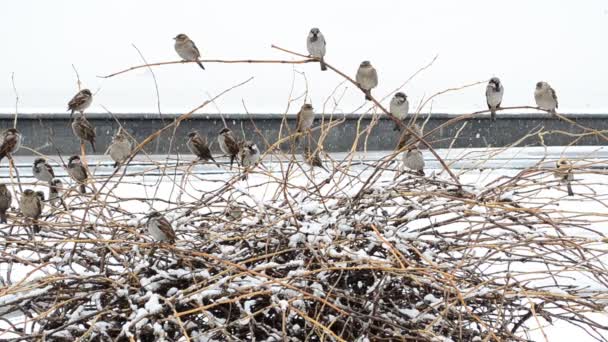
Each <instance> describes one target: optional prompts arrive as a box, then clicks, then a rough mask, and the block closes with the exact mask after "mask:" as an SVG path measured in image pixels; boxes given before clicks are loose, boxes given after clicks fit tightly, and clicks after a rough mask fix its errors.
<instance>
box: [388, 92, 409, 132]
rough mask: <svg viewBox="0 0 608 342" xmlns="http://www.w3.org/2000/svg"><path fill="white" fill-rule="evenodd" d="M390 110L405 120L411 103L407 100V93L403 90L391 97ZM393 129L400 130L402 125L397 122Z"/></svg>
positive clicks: (398, 117)
mask: <svg viewBox="0 0 608 342" xmlns="http://www.w3.org/2000/svg"><path fill="white" fill-rule="evenodd" d="M390 110H391V114H393V115H394V116H395V117H396V118H397V119H399V120H401V121H402V122H403V120H405V116H406V115H407V113H408V112H409V111H410V103H409V102H408V101H407V95H405V94H404V93H402V92H398V93H395V95H394V96H393V98H392V99H391V105H390ZM393 130H395V131H400V130H401V127H399V125H397V124H396V123H395V128H394V129H393Z"/></svg>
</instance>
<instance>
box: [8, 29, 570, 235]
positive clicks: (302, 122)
mask: <svg viewBox="0 0 608 342" xmlns="http://www.w3.org/2000/svg"><path fill="white" fill-rule="evenodd" d="M174 40H175V45H174V47H175V51H176V52H177V54H178V55H179V56H180V57H181V58H182V59H183V60H185V61H189V62H196V63H197V64H198V65H199V66H200V67H201V68H202V69H203V70H204V69H205V67H204V66H203V64H202V63H201V62H200V60H199V59H200V57H201V54H200V51H199V49H198V48H197V47H196V44H194V42H193V41H192V40H191V39H190V38H189V37H188V36H187V35H185V34H183V33H182V34H178V35H177V36H176V37H175V38H174ZM306 43H307V44H306V45H307V49H308V53H309V55H310V56H311V57H312V58H315V59H318V60H319V63H320V65H321V70H322V71H325V70H327V65H326V64H325V61H324V57H325V52H326V40H325V37H324V36H323V34H322V33H321V32H320V31H319V29H318V28H312V29H311V30H310V32H309V34H308V37H307V41H306ZM355 80H356V82H357V84H358V86H359V88H360V89H361V90H362V91H363V93H364V94H365V99H366V100H372V97H371V91H372V89H373V88H375V87H376V86H377V85H378V74H377V72H376V69H375V68H374V67H373V66H372V65H371V63H370V62H369V61H363V62H361V64H360V65H359V69H358V70H357V74H356V77H355ZM503 93H504V88H503V86H502V84H501V82H500V80H499V79H498V78H497V77H493V78H492V79H490V81H489V82H488V85H487V87H486V100H487V105H488V108H489V110H490V113H491V118H492V120H495V119H496V110H498V109H500V105H501V102H502V98H503ZM534 98H535V100H536V104H537V105H538V107H540V108H541V109H545V110H548V111H550V112H551V113H552V114H553V115H555V114H556V113H555V109H556V108H558V102H557V95H556V93H555V90H553V88H551V86H549V84H548V83H547V82H538V83H537V84H536V90H535V92H534ZM92 102H93V94H92V93H91V91H90V90H89V89H82V90H81V91H79V92H78V93H77V94H76V95H75V96H74V97H73V98H72V99H71V100H70V101H69V103H68V110H69V111H71V114H70V119H71V118H72V117H73V115H74V113H75V112H78V113H79V115H78V116H77V117H76V118H74V120H73V121H72V130H73V132H74V135H75V136H76V137H77V138H78V139H80V141H81V144H82V143H84V142H89V143H90V144H91V148H92V149H93V151H96V147H95V127H93V125H91V123H90V122H89V121H88V120H87V119H86V117H85V115H84V111H85V110H86V109H87V108H89V106H90V105H91V103H92ZM390 112H391V114H392V115H393V116H395V117H396V118H398V119H400V120H402V121H403V120H405V116H406V115H407V114H408V112H409V102H408V99H407V96H406V95H405V94H404V93H403V92H397V93H395V94H394V96H393V98H392V99H391V102H390ZM314 120H315V113H314V109H313V107H312V105H311V104H309V103H304V104H303V105H302V107H301V109H300V111H299V113H298V115H297V119H296V135H295V142H296V144H297V143H298V138H299V137H300V136H301V135H303V134H307V133H309V132H310V129H311V127H312V125H313V122H314ZM395 129H396V130H399V129H400V127H399V125H396V126H395ZM411 130H413V131H414V132H415V133H416V134H417V135H419V136H421V135H422V130H421V129H420V127H418V126H417V125H416V124H413V125H412V126H411ZM404 133H406V132H404ZM0 139H2V140H1V144H0V161H1V160H2V159H3V158H4V157H9V159H11V160H12V158H11V155H12V154H14V153H15V152H16V151H17V150H18V149H19V147H20V145H21V134H20V133H19V131H18V130H17V129H16V128H9V129H7V130H5V131H4V132H3V133H2V134H1V135H0ZM415 140H416V139H414V137H412V136H408V135H407V134H402V136H401V139H400V142H399V145H398V147H399V148H402V147H404V146H407V150H406V151H405V152H404V153H403V163H402V165H403V166H404V167H405V168H408V169H410V170H412V171H414V172H416V173H419V174H421V175H424V171H423V170H424V158H423V156H422V152H421V151H420V150H419V149H418V143H419V142H418V141H415ZM217 141H218V143H219V146H220V149H221V150H222V152H223V153H224V154H225V155H227V156H229V157H230V169H232V165H233V163H234V161H235V160H236V162H237V165H240V166H242V167H243V168H244V169H245V170H246V169H248V168H251V167H254V166H255V165H256V164H257V163H258V162H259V160H260V150H259V149H258V147H257V146H256V144H255V143H253V142H252V141H248V140H245V141H239V140H238V139H237V138H236V137H235V135H234V134H233V133H232V131H231V130H230V129H229V128H227V127H226V128H224V129H222V130H221V131H220V132H219V134H218V137H217ZM186 145H187V147H188V149H189V150H190V151H191V152H192V154H194V155H195V156H197V157H198V159H199V160H204V161H212V162H214V163H215V164H216V165H217V166H218V167H219V164H218V163H217V162H216V161H215V159H214V158H213V156H212V154H211V151H210V149H209V144H208V142H207V137H206V136H201V135H200V134H199V133H198V132H196V131H193V132H190V133H189V134H188V140H187V142H186ZM108 152H109V155H110V157H111V158H112V160H113V161H114V167H115V168H118V167H120V165H122V164H123V163H125V162H126V161H127V160H128V158H130V157H131V154H132V152H133V144H132V142H131V140H130V139H129V137H128V136H127V134H126V133H125V132H123V130H122V129H119V130H118V132H117V133H116V135H115V136H114V137H113V139H112V143H111V145H110V146H109V149H108ZM303 155H304V160H305V161H306V162H307V163H308V164H310V165H312V166H318V167H323V164H322V161H321V159H320V157H319V155H318V151H317V150H315V152H313V151H312V148H311V146H310V142H309V143H308V144H307V145H306V146H305V148H304V150H303ZM323 168H324V167H323ZM557 168H558V169H559V170H561V172H560V173H559V178H560V179H562V180H564V181H567V183H568V190H569V194H571V191H572V190H571V187H570V181H571V180H572V173H571V172H570V171H568V170H570V168H571V166H570V165H569V163H568V162H567V161H564V160H560V161H559V162H558V164H557ZM66 169H67V172H68V174H69V175H70V177H71V178H73V179H74V180H75V181H76V182H77V183H78V184H79V191H80V192H81V193H85V192H86V186H85V185H86V183H87V180H88V176H89V175H88V172H87V169H86V167H85V165H83V163H82V162H81V159H80V156H78V155H73V156H71V157H70V158H69V160H68V164H67V166H66ZM32 171H33V175H34V177H35V178H36V179H37V180H39V181H42V182H45V183H46V184H48V186H49V199H48V203H50V204H51V205H52V206H55V207H57V206H59V205H62V206H64V208H65V209H66V210H67V207H65V204H64V203H63V200H62V195H61V192H62V191H63V190H64V189H63V183H62V181H61V180H60V179H59V178H56V177H55V173H54V171H53V167H52V166H51V165H50V164H49V163H48V162H47V160H46V159H45V158H37V159H36V160H35V161H34V164H33V167H32ZM243 177H246V173H245V174H244V176H243ZM44 197H45V196H44V192H42V191H33V190H31V189H26V190H24V191H23V193H22V194H21V199H20V202H19V204H20V210H21V213H22V214H23V216H24V217H26V218H27V219H29V220H32V227H33V229H34V232H38V231H39V230H40V227H39V225H38V219H39V218H40V216H41V214H42V210H43V207H44V203H45V202H47V201H45V198H44ZM11 204H12V195H11V192H10V191H9V190H8V188H7V186H6V184H0V223H6V222H7V210H8V209H9V208H10V207H11ZM147 218H148V219H147V223H146V226H147V229H148V232H149V233H150V235H151V236H152V237H153V238H154V239H155V240H157V241H161V242H163V241H167V242H173V241H175V240H176V235H175V232H174V230H173V228H172V226H171V224H170V223H169V221H168V220H167V219H166V218H165V217H164V216H163V215H162V214H160V213H159V212H157V211H154V210H153V211H151V212H150V213H149V214H148V217H147Z"/></svg>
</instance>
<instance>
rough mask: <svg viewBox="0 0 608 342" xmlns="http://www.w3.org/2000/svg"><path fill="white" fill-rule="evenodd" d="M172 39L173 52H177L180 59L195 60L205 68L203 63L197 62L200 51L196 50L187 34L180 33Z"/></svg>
mask: <svg viewBox="0 0 608 342" xmlns="http://www.w3.org/2000/svg"><path fill="white" fill-rule="evenodd" d="M173 39H175V52H177V54H178V55H179V56H180V57H181V58H182V59H184V60H186V61H190V62H194V61H196V64H198V66H200V67H201V68H202V69H203V70H205V67H204V66H203V63H201V62H199V60H198V59H199V58H200V57H201V53H200V52H199V51H198V48H197V47H196V45H195V44H194V42H193V41H192V40H191V39H190V38H188V36H186V35H185V34H183V33H180V34H178V35H177V36H175V38H173Z"/></svg>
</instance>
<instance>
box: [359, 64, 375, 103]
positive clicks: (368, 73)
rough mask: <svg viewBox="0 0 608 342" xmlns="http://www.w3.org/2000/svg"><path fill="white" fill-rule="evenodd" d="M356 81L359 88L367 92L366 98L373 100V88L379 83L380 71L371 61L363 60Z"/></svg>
mask: <svg viewBox="0 0 608 342" xmlns="http://www.w3.org/2000/svg"><path fill="white" fill-rule="evenodd" d="M356 81H357V84H358V85H359V88H361V90H363V92H364V93H365V99H366V100H367V101H371V100H372V97H371V96H372V89H373V88H376V86H377V85H378V73H377V72H376V69H374V67H373V66H372V64H371V63H370V62H369V61H363V62H361V65H359V70H357V76H356Z"/></svg>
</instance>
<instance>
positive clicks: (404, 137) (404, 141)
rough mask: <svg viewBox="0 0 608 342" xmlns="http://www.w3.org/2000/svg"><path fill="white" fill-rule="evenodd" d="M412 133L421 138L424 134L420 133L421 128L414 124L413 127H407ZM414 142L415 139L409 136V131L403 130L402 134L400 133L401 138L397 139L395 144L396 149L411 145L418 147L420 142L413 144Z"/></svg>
mask: <svg viewBox="0 0 608 342" xmlns="http://www.w3.org/2000/svg"><path fill="white" fill-rule="evenodd" d="M409 128H410V129H411V130H412V131H414V133H416V135H417V136H419V137H422V136H423V135H424V134H423V132H422V128H420V126H418V124H416V123H414V124H413V125H411V126H410V127H409ZM415 140H416V138H415V137H414V136H413V135H412V134H410V132H409V131H407V130H404V131H403V133H401V136H400V137H399V143H398V144H397V149H398V150H400V149H402V148H404V147H406V146H408V145H410V144H413V145H412V147H416V148H417V147H418V145H420V140H418V141H416V142H415V143H414V141H415Z"/></svg>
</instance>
